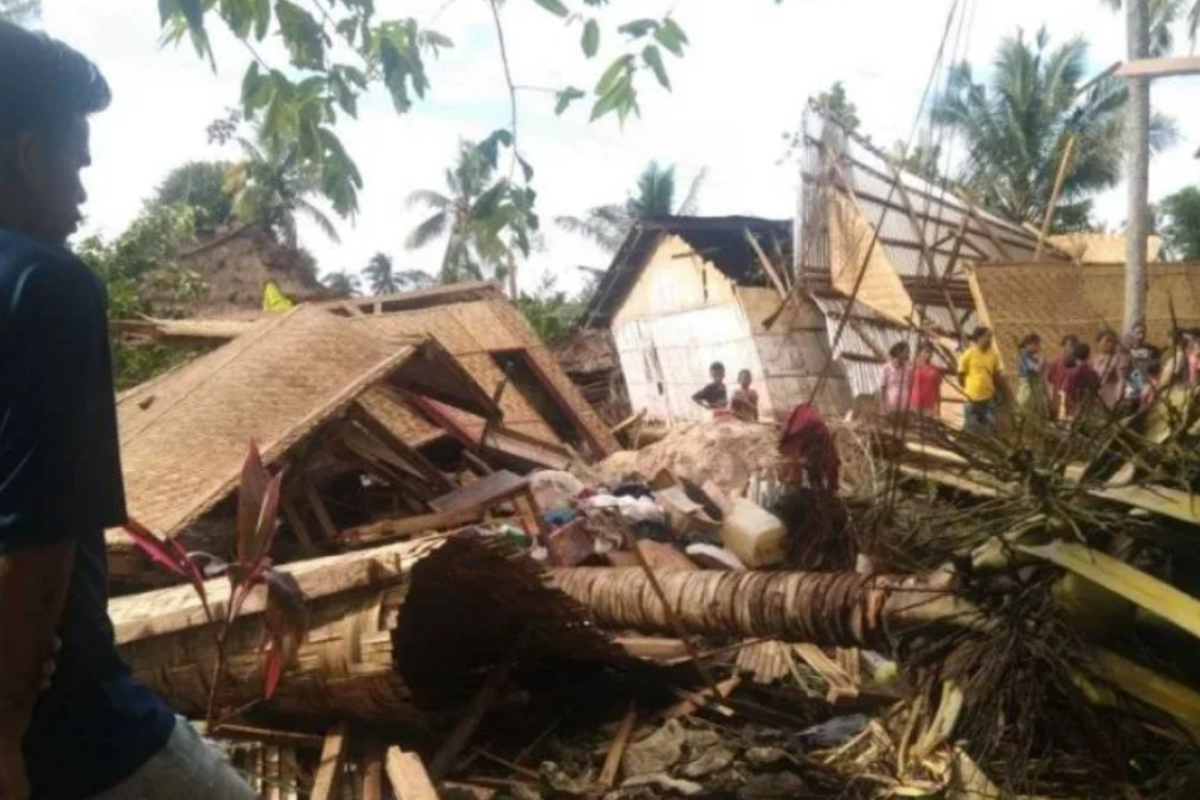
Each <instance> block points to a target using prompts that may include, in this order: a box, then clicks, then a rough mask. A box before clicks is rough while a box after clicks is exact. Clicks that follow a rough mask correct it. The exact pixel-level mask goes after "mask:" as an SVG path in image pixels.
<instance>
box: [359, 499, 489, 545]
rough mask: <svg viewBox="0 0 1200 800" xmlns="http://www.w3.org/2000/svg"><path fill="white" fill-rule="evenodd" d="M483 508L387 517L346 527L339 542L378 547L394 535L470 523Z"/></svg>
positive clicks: (481, 517) (477, 519) (423, 531)
mask: <svg viewBox="0 0 1200 800" xmlns="http://www.w3.org/2000/svg"><path fill="white" fill-rule="evenodd" d="M483 515H484V510H483V509H481V508H461V509H456V510H454V511H446V512H440V513H436V514H421V515H418V516H415V517H400V518H399V519H386V520H381V521H379V522H372V523H369V524H367V525H359V526H357V527H354V528H347V529H346V530H344V531H342V533H341V536H340V537H339V543H340V544H342V545H344V546H346V547H349V548H352V549H359V548H365V547H378V546H379V545H381V544H387V543H388V542H390V541H392V540H394V539H403V538H404V537H406V536H413V535H415V534H418V533H426V532H433V531H439V530H449V529H451V528H456V527H460V526H463V525H470V524H471V523H474V522H479V521H480V520H481V519H483Z"/></svg>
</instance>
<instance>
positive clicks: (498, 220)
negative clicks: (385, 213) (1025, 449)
mask: <svg viewBox="0 0 1200 800" xmlns="http://www.w3.org/2000/svg"><path fill="white" fill-rule="evenodd" d="M495 173H496V168H495V164H494V163H493V162H491V161H489V159H488V158H487V156H486V155H485V154H484V153H483V152H482V151H481V150H480V149H479V147H477V146H476V145H475V144H474V143H473V142H460V143H459V147H458V159H457V161H456V162H455V165H454V166H453V167H452V168H450V169H447V170H446V189H447V190H448V191H447V193H443V192H439V191H434V190H431V189H419V190H417V191H415V192H413V193H412V194H410V195H409V196H408V206H409V207H410V208H412V207H418V206H424V207H425V208H430V209H432V210H433V212H434V213H433V215H432V216H430V217H429V218H427V219H426V220H425V221H424V222H422V223H421V224H420V225H418V226H417V227H416V228H414V229H413V231H412V232H411V233H410V234H409V235H408V238H407V239H406V240H405V246H406V247H408V248H409V249H410V250H417V249H420V248H422V247H426V246H428V245H429V244H431V243H432V242H434V241H436V240H439V239H442V238H443V237H444V238H445V239H446V250H445V254H444V255H443V257H442V266H441V270H440V273H439V275H438V280H439V281H441V282H442V283H453V282H455V281H463V280H482V279H483V278H484V276H485V272H490V273H492V275H493V276H494V277H497V278H502V277H504V276H505V275H507V274H508V270H509V269H510V268H511V267H510V265H511V264H512V263H513V262H514V261H515V256H514V254H513V251H512V248H511V247H509V245H508V243H507V242H506V241H505V240H504V238H503V237H502V236H501V233H502V232H503V230H504V229H505V228H506V227H507V226H509V225H516V224H519V223H518V221H516V220H512V219H508V218H507V217H506V216H505V215H503V214H501V213H500V211H501V199H502V196H503V194H504V193H505V190H506V189H507V188H508V183H507V181H504V180H495Z"/></svg>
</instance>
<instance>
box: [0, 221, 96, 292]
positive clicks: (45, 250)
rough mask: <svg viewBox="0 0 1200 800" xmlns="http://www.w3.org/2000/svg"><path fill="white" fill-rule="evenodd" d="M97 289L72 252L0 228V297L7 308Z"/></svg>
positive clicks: (92, 278)
mask: <svg viewBox="0 0 1200 800" xmlns="http://www.w3.org/2000/svg"><path fill="white" fill-rule="evenodd" d="M97 288H98V285H97V281H96V276H95V274H94V273H93V272H92V271H91V270H90V269H88V268H87V266H86V265H84V263H83V262H82V261H80V260H79V258H78V257H76V256H75V255H74V254H72V253H71V252H70V251H68V250H65V249H63V248H60V247H54V246H52V245H47V244H43V243H41V242H38V241H35V240H34V239H30V238H29V237H27V236H22V235H20V234H16V233H12V232H10V231H6V230H3V229H0V298H2V299H3V302H4V305H5V306H6V307H8V308H12V307H14V306H17V305H21V304H24V303H27V302H38V301H39V300H46V299H52V298H53V299H58V298H67V297H73V296H78V295H79V294H80V293H86V294H91V293H92V292H94V291H96V290H97Z"/></svg>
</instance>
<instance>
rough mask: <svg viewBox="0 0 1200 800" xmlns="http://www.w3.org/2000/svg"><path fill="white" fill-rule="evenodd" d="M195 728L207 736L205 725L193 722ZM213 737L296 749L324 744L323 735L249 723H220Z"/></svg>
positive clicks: (317, 746)
mask: <svg viewBox="0 0 1200 800" xmlns="http://www.w3.org/2000/svg"><path fill="white" fill-rule="evenodd" d="M195 727H196V730H197V731H199V732H200V733H201V734H203V735H205V736H207V735H209V734H208V731H207V729H206V726H204V725H203V724H201V723H195ZM215 738H217V739H228V740H230V741H235V742H237V741H249V742H258V743H259V744H269V745H274V746H276V747H292V748H295V749H297V750H320V749H321V748H323V747H324V746H325V737H324V736H317V735H315V734H311V733H294V732H292V731H277V730H272V729H269V728H254V727H251V726H249V725H222V726H221V727H220V729H219V730H218V732H217V734H216V736H215Z"/></svg>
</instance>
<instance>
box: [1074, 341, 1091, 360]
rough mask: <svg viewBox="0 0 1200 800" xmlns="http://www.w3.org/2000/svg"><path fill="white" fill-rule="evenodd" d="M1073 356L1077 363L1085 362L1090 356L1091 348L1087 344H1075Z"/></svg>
mask: <svg viewBox="0 0 1200 800" xmlns="http://www.w3.org/2000/svg"><path fill="white" fill-rule="evenodd" d="M1074 355H1075V358H1076V359H1077V360H1078V361H1087V360H1088V359H1089V358H1091V356H1092V348H1091V347H1089V346H1088V344H1087V342H1076V343H1075V350H1074Z"/></svg>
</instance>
